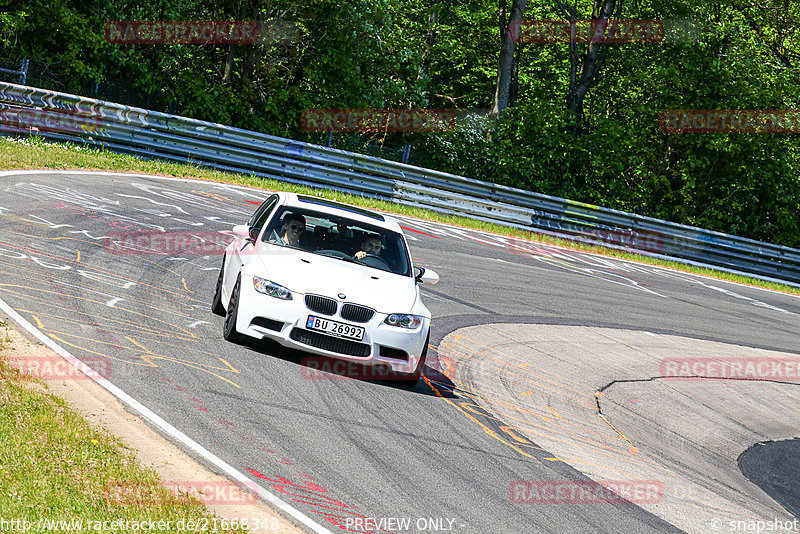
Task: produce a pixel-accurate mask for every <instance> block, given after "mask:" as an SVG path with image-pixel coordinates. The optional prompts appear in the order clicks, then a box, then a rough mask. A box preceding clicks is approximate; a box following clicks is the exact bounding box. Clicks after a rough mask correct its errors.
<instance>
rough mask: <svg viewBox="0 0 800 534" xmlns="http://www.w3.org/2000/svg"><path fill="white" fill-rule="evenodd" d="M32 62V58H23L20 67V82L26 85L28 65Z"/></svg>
mask: <svg viewBox="0 0 800 534" xmlns="http://www.w3.org/2000/svg"><path fill="white" fill-rule="evenodd" d="M29 64H30V60H29V59H27V58H25V59H23V60H22V67H20V69H19V84H20V85H25V82H26V81H27V80H28V65H29Z"/></svg>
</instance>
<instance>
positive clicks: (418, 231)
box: [400, 224, 441, 239]
mask: <svg viewBox="0 0 800 534" xmlns="http://www.w3.org/2000/svg"><path fill="white" fill-rule="evenodd" d="M400 228H402V229H403V230H408V231H409V232H416V233H418V234H422V235H426V236H428V237H435V238H436V239H441V237H439V236H438V235H433V234H429V233H427V232H423V231H422V230H416V229H414V228H409V227H408V226H403V225H402V224H401V225H400Z"/></svg>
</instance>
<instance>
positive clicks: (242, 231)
mask: <svg viewBox="0 0 800 534" xmlns="http://www.w3.org/2000/svg"><path fill="white" fill-rule="evenodd" d="M252 230H253V229H252V228H250V227H249V226H247V225H246V224H237V225H236V226H234V227H233V235H235V236H236V237H241V238H242V239H254V238H253V234H252Z"/></svg>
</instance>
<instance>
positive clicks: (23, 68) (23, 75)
mask: <svg viewBox="0 0 800 534" xmlns="http://www.w3.org/2000/svg"><path fill="white" fill-rule="evenodd" d="M29 65H30V60H29V59H23V60H22V62H21V64H20V67H19V70H11V69H0V73H3V74H13V75H16V76H19V83H20V84H22V85H25V81H26V80H27V79H28V66H29Z"/></svg>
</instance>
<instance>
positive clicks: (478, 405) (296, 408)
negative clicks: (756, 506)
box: [0, 172, 800, 534]
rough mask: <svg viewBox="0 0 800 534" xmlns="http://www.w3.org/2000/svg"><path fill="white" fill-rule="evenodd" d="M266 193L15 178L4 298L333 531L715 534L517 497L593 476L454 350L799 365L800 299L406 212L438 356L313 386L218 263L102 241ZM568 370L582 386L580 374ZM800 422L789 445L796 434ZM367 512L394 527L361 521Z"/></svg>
mask: <svg viewBox="0 0 800 534" xmlns="http://www.w3.org/2000/svg"><path fill="white" fill-rule="evenodd" d="M265 197H266V193H265V192H263V191H257V190H248V189H245V188H241V187H236V186H230V185H224V184H216V183H210V182H201V181H191V180H177V179H165V178H158V177H147V176H141V175H121V174H111V173H109V174H88V173H79V172H74V173H47V172H43V173H24V172H20V173H16V174H13V173H10V172H6V173H2V174H0V299H2V300H4V301H5V302H6V303H8V304H9V305H10V306H11V307H13V308H14V309H15V310H16V311H17V312H19V313H20V314H21V315H22V316H23V317H24V318H25V319H27V320H28V321H29V322H31V323H32V324H34V325H36V326H37V327H38V328H39V329H40V330H41V331H42V332H44V333H45V334H46V335H47V336H48V337H50V338H51V339H53V340H54V341H55V342H56V343H58V344H59V345H60V346H61V347H63V348H64V349H66V350H68V351H69V352H70V353H71V354H73V355H75V356H76V357H78V358H80V359H82V360H84V361H85V362H87V363H90V362H94V363H95V364H96V363H97V362H106V363H108V362H110V367H109V371H110V374H109V377H108V378H109V380H110V381H111V382H112V383H113V384H114V385H116V386H118V387H119V388H120V389H122V390H123V391H124V392H126V393H127V394H129V395H130V396H132V397H133V398H135V399H138V400H139V401H140V402H141V403H142V404H144V405H145V406H146V407H147V408H148V409H149V410H151V411H152V412H154V413H155V414H157V415H159V416H160V417H162V418H163V419H165V420H166V421H168V422H169V423H171V424H172V425H173V426H175V427H177V428H178V429H180V430H181V431H182V432H183V433H185V434H186V435H187V436H189V438H191V439H192V440H194V441H196V442H197V443H199V444H200V445H202V447H204V448H205V449H207V450H208V451H210V452H211V453H213V454H214V455H216V456H218V457H220V458H222V459H224V460H225V461H226V462H227V463H228V464H230V465H232V466H234V467H235V468H236V469H238V470H240V471H241V472H243V473H246V474H247V475H248V476H250V478H251V479H252V480H253V481H255V482H257V483H259V484H260V485H262V486H263V487H265V488H267V489H268V490H269V491H271V492H273V493H275V494H276V495H278V496H280V497H281V498H282V499H283V500H284V501H285V502H287V503H289V504H290V505H291V506H293V507H295V508H296V509H298V510H300V511H301V512H302V513H303V514H305V515H306V516H308V517H310V518H311V519H312V520H313V521H315V522H316V523H317V524H318V525H321V527H323V528H327V529H330V530H331V531H334V532H338V531H343V530H350V531H353V532H361V531H378V532H388V531H390V530H389V528H387V527H388V526H389V525H394V526H395V528H394V531H396V532H431V531H436V528H439V529H440V531H441V530H445V531H447V530H448V529H449V531H452V532H457V533H464V534H466V533H477V534H484V533H517V532H519V533H528V532H576V533H577V532H630V533H633V532H677V531H681V530H686V531H708V527H709V525H703V524H697V525H693V524H687V523H684V524H681V526H680V528H679V527H677V526H675V525H674V524H672V523H669V522H667V521H665V520H663V519H661V517H659V515H658V514H657V512H658V506H655V507H653V506H650V507H647V506H639V505H637V504H635V503H632V502H629V501H615V502H613V503H603V504H587V503H578V504H541V503H540V504H530V503H528V504H520V503H516V502H512V501H513V500H514V499H513V498H512V495H511V494H510V488H512V486H513V484H514V483H515V481H520V480H528V481H530V480H535V481H563V480H570V481H585V480H588V479H587V477H586V475H585V474H583V473H582V472H581V470H580V466H577V467H578V468H577V469H576V466H573V465H571V464H570V462H569V461H564V460H558V459H557V458H555V457H553V455H552V454H549V453H548V451H547V450H543V449H542V448H541V447H538V446H536V444H535V443H534V441H535V440H533V439H526V438H524V437H522V434H523V432H522V431H521V430H519V429H515V427H514V421H510V420H507V419H506V418H505V417H504V416H501V415H498V414H497V413H496V412H493V411H492V410H493V409H494V408H493V407H492V405H491V403H487V402H484V399H485V398H487V397H486V395H487V394H488V393H487V392H486V391H484V390H483V389H482V388H485V387H487V386H486V385H485V384H480V383H467V382H459V381H455V382H454V380H453V379H452V378H453V376H456V375H457V373H455V372H453V369H452V365H453V362H454V358H453V357H452V355H451V354H450V353H448V347H446V346H440V345H441V344H442V342H443V340H444V339H445V337H446V336H448V335H450V334H453V333H457V332H458V331H459V330H460V329H463V328H467V327H474V326H479V325H488V324H501V325H518V326H516V327H513V328H519V329H524V328H525V327H526V325H554V326H575V327H594V328H605V329H617V330H630V331H637V332H647V333H650V334H654V335H661V336H679V337H680V338H682V339H690V340H692V339H694V340H699V341H705V342H715V343H725V344H730V345H731V346H742V347H751V348H754V349H760V350H768V351H779V352H784V353H790V354H793V355H797V354H799V353H800V351H798V331H800V299H798V298H797V297H795V296H791V295H786V294H781V293H777V292H769V291H763V290H758V289H754V288H748V287H743V286H738V285H733V284H727V283H724V282H718V281H714V280H710V279H707V278H701V277H696V276H692V275H687V274H683V273H675V272H672V271H668V270H664V269H659V268H654V267H648V266H642V265H638V264H631V263H627V262H623V261H621V260H613V259H608V258H602V257H599V256H593V255H589V254H585V253H580V252H576V251H571V250H566V249H561V248H556V247H550V246H544V245H537V244H532V243H527V242H521V241H517V240H507V239H503V238H499V237H497V236H492V235H488V234H483V233H481V232H477V231H472V230H464V229H459V228H453V227H447V226H444V225H440V224H433V223H428V222H424V221H418V220H414V219H409V218H403V220H402V224H403V226H404V227H405V228H406V230H405V232H406V235H407V236H408V238H409V241H410V246H411V249H412V254H413V257H414V261H415V264H416V265H419V266H423V267H429V268H432V269H434V270H436V271H437V272H438V273H439V275H440V276H441V282H440V283H439V285H436V286H433V287H423V298H424V299H425V301H426V304H427V305H428V307H429V308H430V309H431V311H432V313H433V317H434V319H433V328H432V333H431V344H430V346H431V350H430V352H429V359H428V366H427V368H426V370H425V377H426V379H425V380H424V381H423V382H421V383H420V384H419V385H418V386H417V387H416V388H414V389H413V390H410V389H407V388H403V387H400V386H397V385H394V384H392V383H383V382H369V381H362V380H353V379H349V378H343V377H340V376H337V375H328V374H325V373H323V374H322V375H320V374H309V373H308V372H307V370H306V368H305V367H303V366H302V365H301V361H302V358H303V355H302V354H297V353H293V352H286V351H277V350H276V349H275V348H274V347H269V346H259V345H257V344H251V345H250V346H241V345H233V344H230V343H227V342H225V341H224V340H223V339H222V335H221V332H222V318H221V317H217V316H215V315H213V314H211V312H210V309H209V302H210V299H211V295H212V293H213V289H214V282H215V280H216V277H217V274H218V269H219V265H220V261H221V256H220V255H219V253H216V254H206V255H201V254H194V255H186V254H183V255H171V254H155V253H154V254H121V253H119V251H115V250H113V249H109V248H108V247H107V246H106V245H107V244H108V242H109V240H108V236H114V237H119V236H120V235H125V234H131V233H133V234H135V233H136V232H139V231H153V230H157V231H161V230H164V231H168V232H194V233H201V232H202V233H203V235H205V236H208V235H209V233H216V232H220V231H224V230H230V228H231V227H232V226H233V225H234V224H240V223H243V222H245V221H246V220H247V218H248V217H249V215H250V214H251V213H252V211H253V210H254V209H255V204H254V203H258V202H260V201H261V200H263V198H265ZM219 252H221V249H220V250H219ZM506 327H507V328H509V327H508V326H506ZM572 371H573V372H575V373H576V376H581V367H580V365H579V362H575V365H573V369H572ZM587 373H588V371H587ZM586 379H587V381H588V382H591V381H592V380H591V379H592V377H591V376H586ZM501 380H503V381H504V384H505V385H506V386H509V383H508V382H509V381H513V380H514V377H513V376H510V375H509V376H505V377H501ZM456 382H458V383H456ZM512 385H513V384H512ZM602 385H605V383H603V384H596V385H593V387H600V386H602ZM787 387H793V388H797V387H798V386H797V385H796V384H790V385H787ZM489 389H491V387H490V386H489ZM797 426H798V421H797V420H794V421H787V422H786V423H785V425H784V426H783V427H781V428H780V429H778V430H777V431H776V432H777V433H779V434H782V435H784V438H786V439H788V438H792V437H796V436H797V435H798V430H797ZM574 439H576V440H577V439H580V432H576V433H575V435H574ZM756 441H757V440H756ZM754 443H755V441H754V442H753V444H754ZM744 449H746V447H744V448H743V449H742V450H741V451H740V452H744ZM600 461H602V460H600ZM734 463H735V462H734ZM753 488H755V486H753ZM756 489H757V488H756ZM753 498H754V499H759V500H760V501H763V504H764V506H766V507H769V508H770V509H773V508H774V509H777V510H782V509H781V508H780V506H779V505H778V504H777V503H775V502H773V501H771V500H769V499H768V497H766V496H765V495H758V496H756V497H753ZM765 499H766V501H765ZM784 515H786V512H785V511H784ZM365 518H369V519H371V520H373V522H372V523H371V524H372V525H374V524H375V522H376V521H380V520H381V519H382V518H383V519H384V522H383V523H381V525H382V527H383V528H375V529H365V528H358V525H364V523H363V522H362V523H359V522H358V521H357V520H359V519H360V520H362V521H364V520H365ZM389 518H394V519H403V518H408V519H410V528H408V529H403V530H400V529H398V528H396V525H397V522H393V523H389V522H387V521H386V520H388V519H389ZM764 519H770V518H764ZM340 525H341V526H345V527H347V528H346V529H345V528H341V527H340ZM687 525H688V526H687ZM711 526H712V527H713V526H714V525H711ZM308 530H309V531H312V530H311V529H308ZM718 530H719V529H717V528H713V529H712V530H711V531H718Z"/></svg>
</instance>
